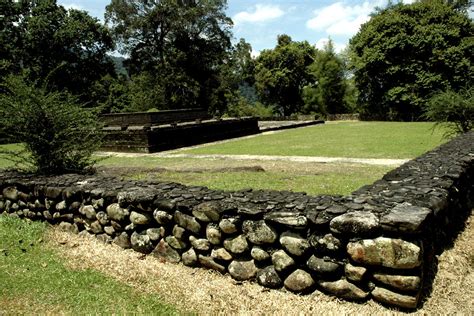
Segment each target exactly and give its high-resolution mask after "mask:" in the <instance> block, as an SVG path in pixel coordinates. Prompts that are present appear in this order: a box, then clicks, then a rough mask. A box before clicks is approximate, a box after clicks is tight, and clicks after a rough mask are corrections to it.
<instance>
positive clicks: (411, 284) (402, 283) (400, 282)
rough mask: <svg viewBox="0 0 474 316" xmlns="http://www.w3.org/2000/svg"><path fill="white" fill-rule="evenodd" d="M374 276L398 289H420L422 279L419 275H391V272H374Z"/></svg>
mask: <svg viewBox="0 0 474 316" xmlns="http://www.w3.org/2000/svg"><path fill="white" fill-rule="evenodd" d="M373 276H374V279H375V280H377V281H379V282H381V283H383V284H386V285H388V286H390V287H392V288H394V289H397V290H401V291H418V290H420V285H421V279H420V277H418V276H411V275H389V274H381V273H374V275H373Z"/></svg>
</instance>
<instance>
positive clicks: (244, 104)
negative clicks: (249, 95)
mask: <svg viewBox="0 0 474 316" xmlns="http://www.w3.org/2000/svg"><path fill="white" fill-rule="evenodd" d="M226 114H227V116H230V117H244V116H253V117H260V118H265V117H271V116H272V115H273V109H272V108H271V107H267V106H265V105H263V104H262V103H260V102H254V103H250V102H248V100H247V99H246V98H245V97H243V96H239V98H238V99H237V100H236V102H232V103H230V104H229V106H228V108H227V111H226Z"/></svg>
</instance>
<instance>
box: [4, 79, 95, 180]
mask: <svg viewBox="0 0 474 316" xmlns="http://www.w3.org/2000/svg"><path fill="white" fill-rule="evenodd" d="M0 89H1V90H0V93H1V94H0V104H1V107H0V135H1V134H4V135H6V136H7V138H8V140H9V141H11V142H14V143H22V144H23V145H24V146H23V147H24V149H23V150H20V151H18V150H17V151H11V150H10V151H3V152H2V154H3V155H5V156H6V158H7V159H9V160H12V161H14V162H15V163H16V166H17V167H18V168H22V169H25V168H27V169H29V170H31V169H33V171H35V172H38V173H43V174H46V173H48V174H58V173H66V172H78V171H84V170H86V169H87V168H89V167H91V166H92V165H93V164H94V163H95V161H94V160H93V159H91V156H92V153H93V152H94V151H96V150H97V149H98V148H99V146H100V144H101V139H102V135H101V133H100V132H99V131H100V126H99V123H98V120H97V114H96V113H95V112H94V110H91V109H85V108H82V107H81V106H80V105H78V102H77V99H76V98H75V97H73V96H72V95H70V94H68V93H66V92H56V91H54V92H49V91H47V90H46V88H44V87H42V88H41V87H40V88H38V87H35V86H33V85H30V84H27V83H26V82H25V81H24V80H23V79H22V78H21V77H17V76H10V77H8V78H7V79H6V80H5V83H4V84H3V85H2V86H1V88H0Z"/></svg>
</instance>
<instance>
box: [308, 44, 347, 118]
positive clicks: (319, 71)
mask: <svg viewBox="0 0 474 316" xmlns="http://www.w3.org/2000/svg"><path fill="white" fill-rule="evenodd" d="M308 72H309V73H310V74H311V75H312V76H313V78H314V83H312V84H310V85H308V86H306V87H305V88H304V93H303V95H304V99H305V111H306V112H320V113H330V114H336V113H346V112H347V109H346V107H345V104H344V94H345V92H346V84H345V82H346V79H345V77H344V63H343V61H342V59H341V58H340V57H339V56H337V54H336V52H335V51H334V44H333V42H332V40H329V42H328V43H327V44H326V45H325V46H324V50H322V51H318V52H317V54H316V57H315V59H314V62H313V63H312V64H311V65H310V66H309V67H308Z"/></svg>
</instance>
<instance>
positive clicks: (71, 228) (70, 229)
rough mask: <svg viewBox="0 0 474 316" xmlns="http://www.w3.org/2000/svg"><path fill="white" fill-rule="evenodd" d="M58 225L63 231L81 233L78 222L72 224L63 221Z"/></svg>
mask: <svg viewBox="0 0 474 316" xmlns="http://www.w3.org/2000/svg"><path fill="white" fill-rule="evenodd" d="M58 227H59V229H60V230H62V231H63V232H68V233H73V234H78V233H79V228H78V227H77V225H76V224H71V223H68V222H61V223H59V226H58Z"/></svg>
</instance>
